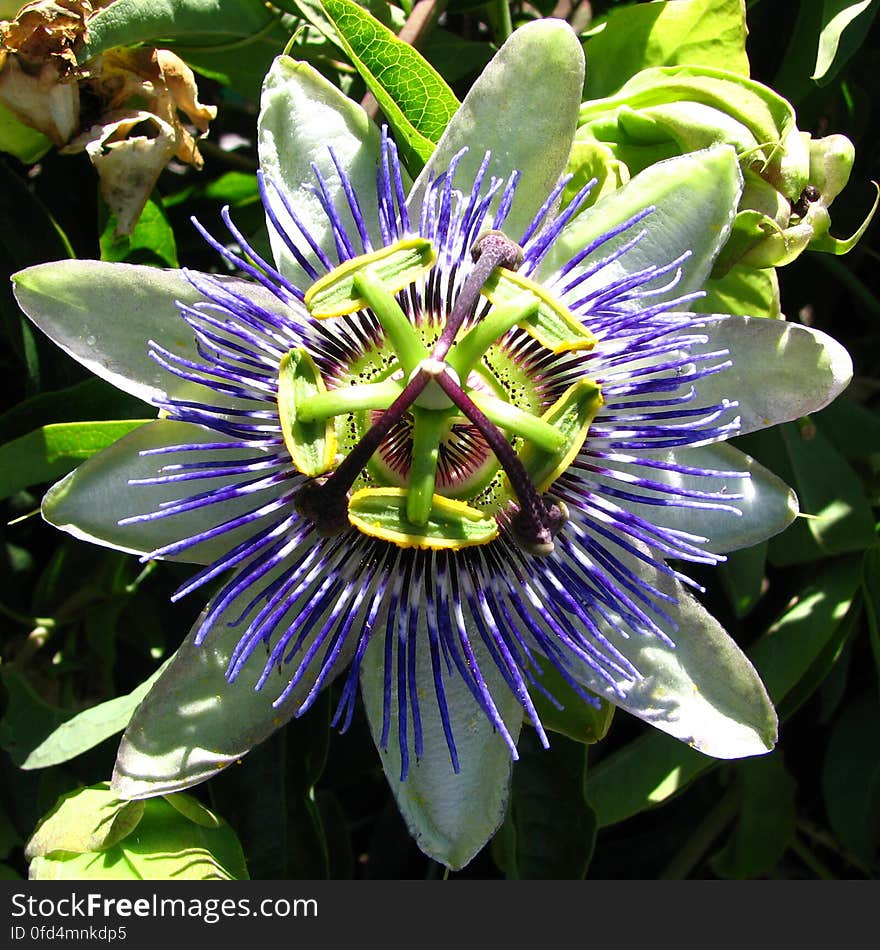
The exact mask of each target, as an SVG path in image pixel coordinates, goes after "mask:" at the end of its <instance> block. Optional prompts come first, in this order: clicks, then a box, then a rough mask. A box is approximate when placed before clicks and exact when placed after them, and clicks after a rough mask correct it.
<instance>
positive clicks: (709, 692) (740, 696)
mask: <svg viewBox="0 0 880 950" xmlns="http://www.w3.org/2000/svg"><path fill="white" fill-rule="evenodd" d="M572 514H574V512H573V511H572ZM586 527H587V528H589V524H587V525H586ZM631 543H633V544H636V545H637V542H634V541H632V539H631ZM637 546H638V545H637ZM615 556H616V557H617V558H619V559H620V560H621V562H623V565H624V566H625V567H626V568H627V569H628V570H629V571H631V572H632V573H633V574H634V575H636V577H639V578H641V580H642V582H643V583H645V584H648V585H650V586H652V587H656V588H657V589H658V590H659V591H661V592H662V593H664V594H667V595H668V596H670V597H672V598H673V603H666V602H664V603H663V605H662V609H663V610H664V611H665V612H666V614H667V615H668V619H665V618H663V617H660V616H657V615H655V617H654V619H655V620H656V621H657V623H658V625H659V626H660V627H661V628H662V629H663V630H664V631H665V632H666V634H667V636H669V637H670V638H671V640H672V642H673V643H674V644H675V646H674V647H670V646H667V645H665V644H664V643H663V642H662V641H661V640H660V639H659V638H657V637H656V636H651V635H637V634H633V635H627V634H626V629H627V625H626V624H623V623H619V624H616V623H603V624H602V632H603V634H604V635H605V636H606V637H607V638H608V640H609V641H610V642H611V644H612V645H613V646H614V647H615V648H616V649H617V650H619V651H620V652H621V653H622V654H623V655H624V656H625V657H626V658H627V659H628V660H629V661H630V662H631V663H632V664H633V665H634V666H635V667H636V669H637V670H639V672H640V673H641V679H639V680H636V681H632V680H626V679H623V678H620V679H619V680H618V685H619V686H620V687H621V688H622V690H623V691H624V695H623V696H622V697H621V696H619V695H617V694H615V692H614V691H613V690H612V689H610V688H609V686H608V684H607V682H605V680H604V679H601V678H599V677H597V676H596V675H595V673H593V672H592V670H590V669H589V668H587V666H586V665H585V664H575V665H573V666H571V667H569V669H571V671H572V672H573V674H574V675H575V677H576V678H577V680H578V682H580V683H581V685H583V686H585V687H586V688H587V689H589V690H591V691H592V692H594V693H598V694H599V695H601V696H604V697H605V698H606V699H608V700H610V701H611V702H613V703H614V704H615V705H616V706H620V707H621V709H624V710H626V711H627V712H629V713H632V715H634V716H638V717H639V718H640V719H644V720H645V721H646V722H647V723H649V724H650V725H651V726H653V727H654V728H655V729H660V730H661V731H662V732H667V733H669V734H670V735H672V736H675V738H676V739H680V740H681V741H682V742H686V743H687V744H688V745H690V746H692V747H693V748H695V749H697V750H698V751H700V752H703V753H705V754H706V755H711V756H714V757H715V758H719V759H737V758H743V757H746V756H752V755H763V754H764V753H765V752H769V751H770V750H771V749H772V748H773V746H774V744H775V742H776V738H777V719H776V713H775V711H774V709H773V705H772V704H771V702H770V698H769V697H768V695H767V691H766V689H765V688H764V685H763V683H762V682H761V680H760V678H759V676H758V674H757V672H756V671H755V669H754V667H753V666H752V664H751V663H750V662H749V660H748V658H747V657H746V656H745V654H744V653H743V652H742V651H741V650H740V648H739V647H738V646H737V645H736V643H735V642H734V641H733V640H732V639H731V637H730V636H729V635H728V634H727V632H726V631H725V630H724V628H723V627H722V626H721V625H720V624H719V623H718V621H717V620H716V619H715V618H714V617H713V616H712V615H711V614H710V613H709V612H708V611H707V610H706V609H705V608H704V607H703V606H702V605H701V604H700V603H699V602H698V601H697V600H696V599H695V598H694V597H692V596H691V595H690V594H689V593H687V591H686V590H685V589H684V588H683V587H682V586H681V584H679V583H678V581H677V580H675V578H674V577H671V576H670V575H668V574H664V573H662V572H661V571H659V570H657V568H655V567H652V566H650V565H648V564H645V563H644V562H643V561H641V560H639V559H638V558H636V557H634V556H632V555H630V554H629V553H627V552H626V551H624V550H622V549H620V548H618V549H616V550H615Z"/></svg>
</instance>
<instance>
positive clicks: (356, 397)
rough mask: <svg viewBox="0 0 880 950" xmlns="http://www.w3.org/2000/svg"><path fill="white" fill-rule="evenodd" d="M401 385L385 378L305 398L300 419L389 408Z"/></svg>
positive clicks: (308, 419) (300, 408) (300, 410)
mask: <svg viewBox="0 0 880 950" xmlns="http://www.w3.org/2000/svg"><path fill="white" fill-rule="evenodd" d="M402 388H403V387H402V386H401V385H400V384H399V383H396V382H394V381H393V380H390V379H386V380H385V381H384V382H381V383H364V384H363V385H361V386H340V387H339V389H329V390H327V391H326V392H322V393H316V394H315V395H314V396H309V397H308V398H307V399H304V400H303V401H302V402H301V403H300V404H299V406H298V407H297V418H298V419H300V420H301V421H303V422H316V421H317V420H319V419H328V418H330V417H331V416H339V415H343V414H344V413H348V412H363V411H364V410H367V409H387V408H388V407H389V406H390V405H391V403H393V402H394V400H395V399H397V397H398V396H399V395H400V393H401V390H402Z"/></svg>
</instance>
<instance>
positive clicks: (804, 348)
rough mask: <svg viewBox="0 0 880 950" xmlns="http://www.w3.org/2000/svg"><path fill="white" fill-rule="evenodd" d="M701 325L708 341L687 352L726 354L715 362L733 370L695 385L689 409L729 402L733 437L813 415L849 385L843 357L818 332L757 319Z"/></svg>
mask: <svg viewBox="0 0 880 950" xmlns="http://www.w3.org/2000/svg"><path fill="white" fill-rule="evenodd" d="M706 319H707V323H706V327H707V329H708V335H709V340H708V342H707V343H704V344H701V345H700V346H698V347H695V348H694V349H693V350H692V351H691V352H692V353H694V354H695V355H696V354H697V353H698V352H700V351H703V352H715V351H717V350H727V351H728V352H729V354H730V356H729V357H723V356H721V357H718V360H719V362H721V361H723V360H725V359H728V358H729V359H730V360H731V361H732V362H733V365H732V366H731V367H729V368H727V369H724V370H722V371H721V372H718V373H713V374H711V375H709V376H706V377H704V378H703V379H701V380H699V382H698V383H697V384H696V387H697V396H696V399H695V400H694V401H693V402H692V403H690V404H689V405H693V406H694V407H696V406H713V405H716V404H720V403H721V402H723V400H725V399H728V400H735V401H736V402H738V403H739V406H738V408H737V410H736V412H737V414H738V415H739V417H740V426H741V427H740V430H739V433H738V434H739V435H745V433H747V432H753V431H755V430H756V429H764V428H766V427H767V426H772V425H776V424H777V423H780V422H791V421H792V420H794V419H799V418H800V417H801V416H805V415H807V414H808V413H811V412H818V411H819V410H820V409H822V408H823V407H825V406H827V405H828V403H830V402H831V401H832V400H833V399H834V398H835V397H836V396H837V395H838V394H839V393H840V392H842V391H843V390H844V389H845V388H846V387H847V385H849V382H850V380H851V379H852V372H853V367H852V359H851V357H850V355H849V353H848V352H847V351H846V349H845V348H844V347H843V346H842V345H841V344H840V343H838V342H837V341H836V340H835V339H833V338H832V337H830V336H828V335H827V334H825V333H822V332H821V331H819V330H814V329H812V328H811V327H804V326H801V325H800V324H796V323H787V322H785V321H783V320H767V319H765V318H763V317H741V316H715V317H707V318H706ZM688 332H689V333H690V332H692V331H691V330H688ZM704 365H712V364H711V363H709V364H704Z"/></svg>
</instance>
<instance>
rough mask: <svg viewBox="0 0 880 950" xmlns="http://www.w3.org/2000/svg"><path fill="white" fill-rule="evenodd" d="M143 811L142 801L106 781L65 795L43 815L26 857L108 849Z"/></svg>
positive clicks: (29, 844) (133, 827)
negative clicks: (115, 792)
mask: <svg viewBox="0 0 880 950" xmlns="http://www.w3.org/2000/svg"><path fill="white" fill-rule="evenodd" d="M143 814H144V803H143V802H130V801H126V800H125V799H122V798H119V797H118V796H116V795H113V794H111V793H110V792H109V788H108V786H107V785H106V783H105V784H102V785H97V786H94V787H92V788H80V789H77V790H76V791H74V792H70V793H69V794H68V795H65V796H64V797H63V798H62V799H61V800H60V801H59V802H58V803H57V804H56V805H55V807H54V808H53V809H52V811H51V812H50V813H49V814H48V815H46V817H45V818H43V819H42V821H41V822H40V824H39V825H38V826H37V829H36V831H35V832H34V833H33V835H32V836H31V838H30V840H29V841H28V843H27V847H26V848H25V857H26V858H27V859H28V860H32V859H33V858H35V857H38V856H41V855H46V854H51V853H52V852H53V851H70V852H73V853H74V854H83V853H85V852H87V851H93V852H94V851H107V850H108V849H110V848H112V847H113V845H115V844H117V843H118V842H119V841H121V840H122V839H123V838H124V837H126V835H129V834H131V832H132V831H134V829H135V828H136V827H137V825H138V822H139V821H140V820H141V818H142V817H143Z"/></svg>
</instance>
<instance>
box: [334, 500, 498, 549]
mask: <svg viewBox="0 0 880 950" xmlns="http://www.w3.org/2000/svg"><path fill="white" fill-rule="evenodd" d="M408 495H409V492H408V491H407V489H405V488H362V489H360V491H356V492H355V493H354V494H353V495H352V496H351V498H350V499H349V502H348V520H349V521H350V522H351V524H352V525H353V526H354V527H355V528H357V529H358V531H361V532H362V533H363V534H366V535H369V536H370V537H371V538H380V539H381V540H383V541H391V542H392V543H393V544H396V545H397V546H398V547H401V548H431V549H433V550H452V551H457V550H459V549H460V548H465V547H470V546H472V545H475V544H487V543H488V542H489V541H491V540H492V539H493V538H495V537H496V536H497V534H498V523H497V522H496V521H495V519H494V518H493V517H492V516H491V515H487V514H485V513H484V512H482V511H479V510H478V509H477V508H472V507H471V506H470V505H467V504H465V503H464V502H463V501H457V500H456V499H454V498H444V497H443V496H442V495H433V496H432V498H431V509H430V512H429V513H428V514H427V519H426V521H425V522H424V523H420V524H415V523H413V522H412V521H410V520H409V518H408V517H407V512H408Z"/></svg>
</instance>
